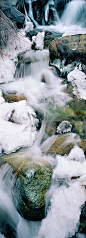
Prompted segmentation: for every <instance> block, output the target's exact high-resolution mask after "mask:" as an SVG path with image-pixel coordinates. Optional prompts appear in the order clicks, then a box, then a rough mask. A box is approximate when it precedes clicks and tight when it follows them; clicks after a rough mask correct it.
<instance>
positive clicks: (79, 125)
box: [74, 120, 86, 137]
mask: <svg viewBox="0 0 86 238" xmlns="http://www.w3.org/2000/svg"><path fill="white" fill-rule="evenodd" d="M85 128H86V122H84V121H79V120H78V121H74V130H75V132H76V133H77V134H79V135H80V136H81V137H85V135H86V129H85Z"/></svg>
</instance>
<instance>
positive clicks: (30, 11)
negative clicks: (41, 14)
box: [25, 0, 38, 26]
mask: <svg viewBox="0 0 86 238" xmlns="http://www.w3.org/2000/svg"><path fill="white" fill-rule="evenodd" d="M25 3H27V4H28V5H29V10H28V12H27V14H28V16H29V17H30V19H31V20H32V21H33V23H34V25H35V26H38V23H37V21H35V19H34V16H33V8H32V1H31V0H25Z"/></svg>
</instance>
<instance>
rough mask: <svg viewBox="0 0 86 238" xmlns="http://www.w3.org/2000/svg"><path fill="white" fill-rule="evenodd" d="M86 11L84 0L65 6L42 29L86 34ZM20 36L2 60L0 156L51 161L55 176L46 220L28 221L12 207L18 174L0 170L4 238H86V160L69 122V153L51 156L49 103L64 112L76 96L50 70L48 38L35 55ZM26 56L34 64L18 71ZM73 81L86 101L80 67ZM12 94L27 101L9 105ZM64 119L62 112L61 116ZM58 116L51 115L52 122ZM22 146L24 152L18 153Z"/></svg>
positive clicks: (0, 226)
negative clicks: (83, 229) (84, 223)
mask: <svg viewBox="0 0 86 238" xmlns="http://www.w3.org/2000/svg"><path fill="white" fill-rule="evenodd" d="M26 1H27V2H28V4H29V12H28V15H29V16H30V17H31V18H32V20H33V22H34V21H35V20H34V17H33V12H32V2H31V1H30V0H26ZM50 4H51V2H50V1H49V2H48V3H47V5H46V7H45V20H46V22H47V21H48V15H49V5H50ZM52 5H53V4H52ZM71 9H72V11H71ZM84 11H85V1H83V0H82V1H77V0H76V1H75V0H73V1H71V2H69V3H68V5H67V6H66V9H65V10H64V12H63V15H62V18H61V21H60V22H58V23H57V25H56V26H53V25H52V26H42V28H43V29H44V28H46V29H51V30H53V29H54V30H55V31H61V32H64V31H65V30H68V31H71V29H72V30H73V31H76V30H77V29H78V30H79V29H80V30H81V32H83V31H84V32H85V31H86V29H85V30H84V28H83V29H82V28H81V27H84V24H83V18H84V16H82V15H83V14H84ZM70 12H71V14H70ZM65 16H66V17H65ZM69 16H70V17H69ZM78 19H79V21H78ZM78 22H80V26H78ZM40 28H41V27H40ZM21 32H22V34H20V35H18V37H17V39H15V41H14V44H13V45H12V39H11V42H10V45H9V46H8V47H7V49H6V50H4V51H3V57H1V58H0V63H1V72H0V154H1V155H2V153H3V152H4V153H6V154H9V153H11V152H15V155H18V156H20V157H21V155H22V156H23V157H24V158H25V156H27V155H28V156H29V157H30V158H31V157H32V158H33V159H34V160H35V159H40V160H41V159H42V160H46V161H48V162H49V163H50V165H51V167H52V170H53V173H52V179H51V186H50V188H49V190H48V191H47V194H46V198H45V201H46V205H45V218H44V219H43V220H42V221H29V220H25V219H24V218H22V217H21V215H20V214H19V213H18V211H17V210H16V208H15V206H14V203H13V199H12V194H13V190H12V188H13V183H14V177H15V174H13V170H12V168H11V167H10V166H9V165H8V164H4V165H2V166H1V167H0V238H71V237H72V236H74V235H75V238H86V236H85V234H79V233H78V234H76V233H77V232H78V227H79V224H80V214H81V208H82V206H83V205H84V204H85V201H86V189H85V186H86V158H85V154H84V152H83V150H82V149H81V148H80V147H79V146H78V143H79V142H80V137H79V136H77V134H75V133H72V132H70V131H71V128H72V126H71V124H70V122H69V125H70V129H69V130H68V132H70V133H68V134H66V136H67V138H66V142H70V143H74V147H73V148H72V149H71V151H70V153H69V154H68V155H66V154H65V155H64V156H61V155H58V154H57V155H52V154H51V155H47V154H46V153H47V151H48V149H49V148H50V147H51V145H52V144H53V143H54V142H55V140H56V139H57V138H58V136H59V135H52V136H50V137H49V136H48V135H46V133H45V127H46V121H47V120H48V113H49V112H48V111H47V110H48V108H49V106H50V105H51V106H52V109H54V107H55V108H58V110H59V109H61V108H62V107H65V105H66V103H68V102H69V101H70V100H71V98H70V97H69V95H67V94H66V93H65V92H64V91H65V89H66V86H65V85H63V84H62V79H61V78H60V77H59V76H58V75H56V74H54V73H53V71H52V67H49V51H48V50H43V39H44V38H42V37H41V36H39V35H38V38H37V44H38V49H39V50H36V51H32V50H31V45H32V43H31V42H30V41H29V40H26V38H25V36H23V30H22V31H21ZM67 34H69V33H67ZM43 37H44V36H43ZM41 39H42V40H41ZM34 41H36V39H34ZM22 42H23V43H24V44H23V43H22ZM40 47H41V50H40ZM22 52H23V59H24V60H25V59H28V60H27V62H28V61H29V64H27V65H25V63H23V64H22V65H21V67H20V69H19V70H18V71H17V70H16V65H17V63H18V59H17V55H18V54H19V53H22ZM21 57H22V55H21ZM24 62H25V61H24ZM15 72H16V73H15ZM14 75H15V78H14ZM80 79H82V80H81V81H80ZM68 81H69V82H70V81H71V82H72V84H73V86H74V93H75V95H77V91H78V96H79V97H81V98H83V99H86V95H85V91H86V85H85V84H86V82H85V81H86V79H85V74H84V73H82V72H81V71H80V70H79V69H77V68H75V69H74V70H73V71H72V72H71V73H69V75H68ZM83 84H84V86H83ZM76 86H77V88H76ZM7 94H16V95H17V96H19V95H23V96H25V97H26V100H23V101H19V102H13V103H8V102H5V100H4V97H3V95H7ZM35 110H36V111H38V112H39V113H41V114H42V115H43V121H42V123H41V128H40V130H39V131H38V130H37V124H38V122H39V119H37V118H36V112H35ZM58 114H59V112H58ZM61 116H62V114H61V115H60V118H61ZM53 118H54V115H53V113H52V116H51V119H52V120H53ZM64 122H65V121H64ZM61 125H62V124H61ZM61 129H62V127H61ZM59 131H60V125H59V127H58V128H57V132H58V133H59ZM62 133H63V131H62ZM22 147H24V148H22ZM25 147H27V148H26V149H25ZM19 148H22V149H21V150H19V151H18V152H16V150H18V149H19ZM13 154H14V153H13ZM14 158H15V157H14Z"/></svg>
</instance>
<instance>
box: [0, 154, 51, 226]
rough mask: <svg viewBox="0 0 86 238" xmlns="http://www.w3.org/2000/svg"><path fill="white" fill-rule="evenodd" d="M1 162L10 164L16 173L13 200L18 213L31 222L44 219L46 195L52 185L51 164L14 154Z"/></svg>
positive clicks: (2, 158)
mask: <svg viewBox="0 0 86 238" xmlns="http://www.w3.org/2000/svg"><path fill="white" fill-rule="evenodd" d="M1 161H2V163H6V162H7V163H9V164H10V165H11V166H12V168H13V172H14V173H15V180H14V186H13V200H14V204H15V206H16V208H17V210H18V212H19V213H20V214H21V215H22V216H23V217H24V218H26V219H29V220H35V221H37V220H41V219H42V218H44V211H45V194H46V192H47V190H48V188H49V186H50V183H51V174H52V169H51V166H50V164H49V163H48V162H46V161H42V160H32V159H30V158H25V159H24V158H22V157H21V158H19V157H16V155H14V154H13V155H10V156H3V157H1V158H0V162H1Z"/></svg>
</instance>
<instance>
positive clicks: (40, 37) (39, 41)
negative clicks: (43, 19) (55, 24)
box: [32, 31, 45, 50]
mask: <svg viewBox="0 0 86 238" xmlns="http://www.w3.org/2000/svg"><path fill="white" fill-rule="evenodd" d="M44 36H45V32H44V31H43V32H38V34H37V35H36V36H33V37H32V44H33V43H35V45H36V46H35V47H36V49H39V50H43V47H44Z"/></svg>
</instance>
